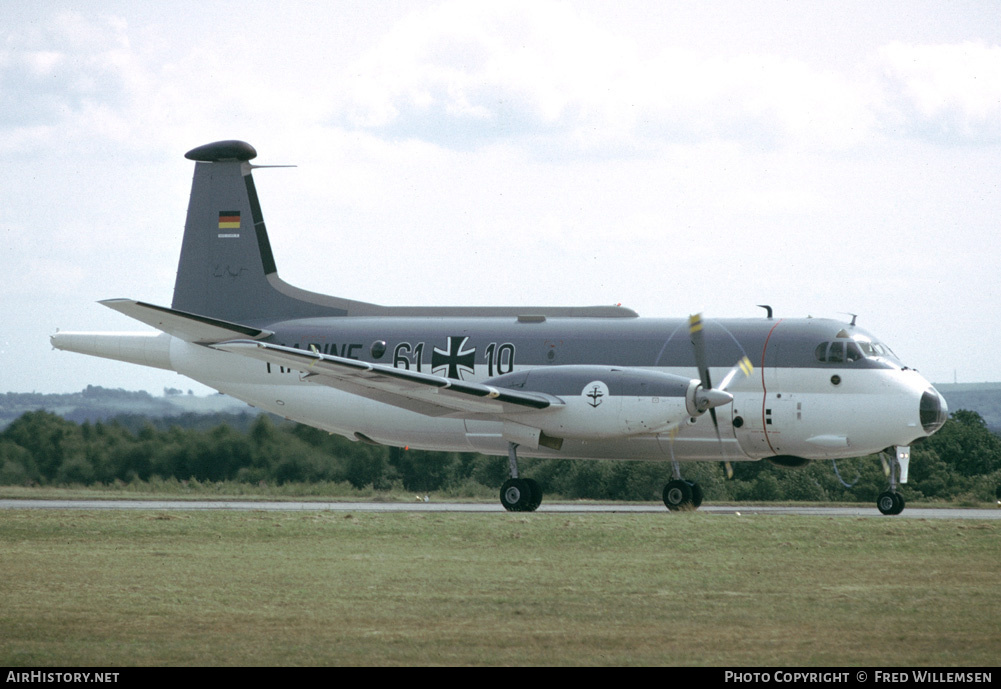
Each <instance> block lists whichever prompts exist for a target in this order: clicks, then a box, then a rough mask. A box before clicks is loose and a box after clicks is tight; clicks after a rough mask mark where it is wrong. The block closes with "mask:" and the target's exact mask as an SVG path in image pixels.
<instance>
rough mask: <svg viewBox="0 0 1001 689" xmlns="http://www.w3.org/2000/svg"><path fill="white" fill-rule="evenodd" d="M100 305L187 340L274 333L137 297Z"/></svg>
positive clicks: (228, 338)
mask: <svg viewBox="0 0 1001 689" xmlns="http://www.w3.org/2000/svg"><path fill="white" fill-rule="evenodd" d="M101 304H103V305H104V306H107V307H108V308H109V309H114V310H115V311H118V312H119V313H124V314H125V315H126V316H128V317H129V318H135V319H136V320H137V321H140V322H142V323H145V324H146V325H151V326H153V327H154V328H156V329H157V330H161V331H163V332H165V333H169V334H171V335H173V336H174V337H177V338H179V339H182V340H184V341H185V342H194V343H197V344H208V343H211V342H222V341H224V340H232V339H233V338H234V337H239V338H250V339H252V340H257V339H260V338H263V337H268V336H269V335H273V334H274V333H272V332H271V331H270V330H261V329H259V328H251V327H249V326H246V325H240V324H238V323H230V322H228V321H221V320H219V319H217V318H207V317H205V316H197V315H195V314H193V313H185V312H184V311H178V310H176V309H168V308H167V307H165V306H155V305H154V304H147V303H145V302H141V301H135V300H134V299H106V300H104V301H102V302H101Z"/></svg>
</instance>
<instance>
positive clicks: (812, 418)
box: [168, 314, 946, 461]
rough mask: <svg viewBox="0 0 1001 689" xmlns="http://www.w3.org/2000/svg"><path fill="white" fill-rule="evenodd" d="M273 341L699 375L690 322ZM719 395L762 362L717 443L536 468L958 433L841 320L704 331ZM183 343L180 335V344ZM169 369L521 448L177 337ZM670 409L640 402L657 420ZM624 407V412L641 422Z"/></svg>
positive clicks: (415, 433)
mask: <svg viewBox="0 0 1001 689" xmlns="http://www.w3.org/2000/svg"><path fill="white" fill-rule="evenodd" d="M250 325H254V326H258V327H262V328H267V329H268V330H270V331H273V333H274V334H273V335H271V336H270V337H268V338H267V339H266V340H264V341H266V342H272V343H274V344H279V345H285V346H288V347H294V348H296V349H301V350H310V351H316V352H319V353H322V354H329V355H333V356H340V357H346V358H351V359H358V360H360V361H367V362H372V363H379V364H384V365H391V366H394V367H396V368H402V369H406V370H412V371H418V372H425V373H433V374H436V375H440V376H445V377H449V378H455V379H461V380H466V381H489V380H491V379H495V378H497V377H499V376H508V377H510V375H509V374H512V373H516V372H518V371H524V370H528V369H534V368H546V367H560V366H564V367H566V366H582V365H602V366H611V367H622V368H623V369H626V368H628V369H640V370H642V369H649V370H658V371H663V372H666V373H671V374H675V375H679V376H686V377H689V378H698V374H697V372H696V364H695V360H694V355H693V352H692V346H691V343H690V341H689V337H688V330H687V321H686V320H684V319H651V318H614V319H594V318H547V317H542V316H532V315H531V314H529V315H526V316H523V317H500V318H498V317H492V318H464V317H462V318H451V317H442V318H409V317H378V318H370V317H357V318H352V317H340V318H306V319H299V320H291V321H283V322H279V323H251V324H250ZM705 333H706V346H707V355H708V362H707V363H708V365H709V367H710V372H711V375H712V378H713V381H714V383H715V384H718V382H719V381H720V380H721V379H722V378H723V377H724V376H725V375H726V373H727V371H728V370H729V369H730V368H731V367H732V366H733V365H734V364H735V363H736V362H737V361H739V360H740V359H741V358H742V357H744V356H747V357H748V358H749V359H750V360H751V362H752V363H753V364H754V366H755V370H754V372H753V373H752V374H751V375H750V376H748V377H739V378H738V379H736V380H735V381H734V382H733V383H732V384H731V385H730V386H729V389H728V392H729V393H730V394H732V395H733V403H732V404H730V405H727V406H724V407H721V408H719V409H718V410H717V412H718V413H717V416H718V420H719V424H720V435H721V437H722V440H723V442H722V443H721V442H720V440H719V438H717V436H716V433H715V430H714V428H713V426H712V424H711V421H710V420H709V419H708V417H706V416H696V417H692V418H690V419H688V420H687V421H686V422H684V423H683V424H682V425H681V427H679V428H675V429H672V430H671V431H670V432H651V433H644V432H642V430H640V432H637V433H635V434H630V435H628V436H627V437H617V438H612V439H609V438H576V439H575V438H568V439H567V440H566V442H564V443H563V445H562V447H560V449H559V450H555V449H552V448H547V447H539V448H537V449H527V448H525V449H522V451H521V454H523V455H525V456H545V457H564V458H591V459H642V460H669V459H671V458H672V457H673V458H676V459H678V460H728V461H740V460H755V459H761V458H766V457H775V456H794V457H802V458H805V459H832V458H841V457H855V456H862V455H866V454H870V453H873V452H878V451H880V450H883V449H885V448H887V447H889V446H894V445H897V446H906V445H909V444H910V443H911V442H912V441H914V440H915V439H917V438H921V437H924V436H926V435H930V434H931V433H933V432H935V431H936V430H937V429H938V428H939V427H940V426H941V425H942V423H944V421H945V418H946V405H945V402H944V400H943V399H942V397H941V395H939V393H938V392H937V391H935V390H934V388H933V387H932V386H931V385H930V383H929V382H928V381H926V380H925V379H924V378H923V377H922V376H921V375H920V374H919V373H918V372H917V371H914V370H912V369H909V368H908V367H906V366H904V365H903V364H902V363H901V362H900V361H898V360H897V358H896V357H895V355H894V354H893V353H892V352H891V351H890V350H889V348H887V347H886V346H885V345H883V344H882V343H881V342H879V341H878V340H877V339H876V338H874V337H873V336H872V335H870V334H869V333H867V332H865V331H864V330H863V329H861V328H858V327H855V326H852V325H848V324H845V323H841V322H838V321H832V320H827V319H809V318H808V319H778V318H776V319H771V318H760V319H720V320H707V321H706V326H705ZM168 337H169V336H168ZM169 360H170V368H173V369H174V370H177V371H178V372H179V373H182V374H184V375H186V376H188V377H190V378H193V379H195V380H198V381H200V382H202V383H204V384H206V385H209V386H211V387H213V388H216V389H218V390H220V391H222V392H225V393H227V394H229V395H232V396H234V397H237V398H239V399H242V400H244V401H246V402H248V403H250V404H253V405H254V406H256V407H259V408H261V409H265V410H267V411H270V412H273V413H275V414H278V415H281V416H284V417H287V418H289V419H292V420H295V421H299V422H302V423H306V424H309V425H312V426H316V427H319V428H323V429H325V430H328V431H330V432H333V433H338V434H341V435H344V436H346V437H349V438H353V439H356V440H364V441H370V442H376V443H381V444H387V445H393V446H409V447H412V448H420V449H430V450H446V451H479V452H485V453H490V454H504V453H506V452H507V445H508V443H507V440H505V438H504V436H503V434H502V423H501V422H500V421H498V420H496V419H490V418H468V415H467V418H449V417H447V416H441V417H435V416H428V415H426V414H419V413H415V412H413V411H408V410H406V409H401V408H399V407H396V406H392V405H387V404H384V403H381V402H379V401H377V400H373V399H370V398H366V397H360V396H358V395H354V394H351V393H349V392H345V391H344V390H338V389H333V388H330V387H327V386H323V385H317V384H316V383H315V382H311V381H310V380H309V379H308V377H306V376H305V375H304V373H303V371H301V370H298V369H291V368H286V367H283V366H277V365H274V364H271V363H266V362H263V361H248V360H247V359H246V358H244V357H238V356H234V355H231V354H227V353H225V352H218V351H214V350H211V349H209V348H206V347H204V346H200V345H198V344H191V343H188V342H185V341H183V340H180V339H177V338H170V344H169ZM666 401H667V400H665V399H658V397H656V396H653V395H651V396H649V397H644V396H642V395H641V396H639V397H637V398H636V399H635V400H632V399H630V400H629V404H632V405H639V407H645V408H646V409H652V408H653V405H657V404H663V403H665V402H666ZM629 413H630V410H629V409H625V408H623V410H622V411H621V414H624V415H628V414H629Z"/></svg>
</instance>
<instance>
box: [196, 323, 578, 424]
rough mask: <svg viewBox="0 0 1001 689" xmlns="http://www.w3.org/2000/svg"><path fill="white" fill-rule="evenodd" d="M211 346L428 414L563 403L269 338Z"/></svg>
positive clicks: (463, 414)
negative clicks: (368, 361)
mask: <svg viewBox="0 0 1001 689" xmlns="http://www.w3.org/2000/svg"><path fill="white" fill-rule="evenodd" d="M209 346H210V347H212V348H213V349H218V350H221V351H224V352H230V353H231V354H239V355H241V356H246V357H250V358H253V359H259V360H261V361H266V362H268V363H270V364H272V365H273V366H285V367H286V368H291V369H294V370H297V371H301V372H302V373H304V374H305V379H307V380H310V381H312V382H314V383H320V384H322V385H328V386H330V387H333V388H337V389H339V390H344V391H345V392H350V393H352V394H356V395H360V396H362V397H367V398H369V399H372V400H376V401H378V402H383V403H386V404H391V405H393V406H396V407H400V408H403V409H409V410H410V411H415V412H417V413H420V414H425V415H427V416H452V417H456V418H477V417H483V416H493V415H495V414H509V413H513V412H529V411H538V410H541V409H547V408H549V407H551V406H556V405H562V404H563V401H562V400H560V399H559V398H558V397H554V396H552V395H547V394H544V393H540V392H524V391H521V390H511V389H508V388H497V387H493V386H490V385H485V384H483V383H471V382H467V381H461V380H454V379H452V378H445V377H444V376H436V375H431V374H428V373H419V372H417V371H409V370H407V369H400V368H396V367H393V366H387V365H385V364H370V363H367V362H364V361H358V360H357V359H347V358H345V357H340V356H333V355H330V354H322V353H320V352H316V351H312V352H307V351H303V350H301V349H294V348H292V347H283V346H281V345H275V344H269V343H266V342H254V341H250V340H234V341H230V342H220V343H218V344H210V345H209Z"/></svg>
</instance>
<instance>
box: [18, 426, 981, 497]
mask: <svg viewBox="0 0 1001 689" xmlns="http://www.w3.org/2000/svg"><path fill="white" fill-rule="evenodd" d="M911 450H912V451H911V464H910V480H909V482H908V484H907V485H906V486H904V487H903V492H904V495H905V497H906V499H907V500H908V501H913V500H921V499H929V500H942V501H958V502H963V501H966V502H982V501H987V500H991V501H993V500H994V499H996V491H997V490H998V486H999V485H1001V437H999V436H997V435H995V434H994V433H992V432H991V431H990V430H989V429H988V428H987V426H986V424H985V423H984V421H983V419H982V418H981V417H980V416H979V415H978V414H977V413H976V412H971V411H965V410H960V411H957V412H955V413H953V414H952V416H951V418H950V419H949V421H948V422H946V424H945V426H944V427H943V428H942V429H941V430H940V431H939V432H938V433H936V434H935V435H934V436H932V437H931V438H928V439H925V440H923V441H921V442H918V443H915V445H914V446H913V447H912V448H911ZM519 465H520V466H519V468H520V469H521V470H522V473H523V474H524V475H526V476H531V477H532V478H534V479H536V480H537V481H538V482H539V483H540V484H541V485H542V488H543V490H544V491H545V493H546V495H547V496H550V497H556V496H562V497H564V498H568V499H600V500H646V501H650V500H659V499H660V495H661V491H662V490H663V487H664V485H665V484H666V483H667V481H669V480H670V479H671V478H672V476H671V466H670V463H669V462H614V461H594V460H563V459H528V458H526V459H522V460H521V461H520V462H519ZM682 470H683V475H684V476H685V478H687V479H689V480H695V481H698V482H699V483H700V484H701V485H702V488H703V490H704V491H705V497H706V500H708V501H728V500H735V501H778V500H804V501H823V502H855V501H863V502H871V501H874V500H875V499H876V496H877V495H878V494H879V493H880V492H881V491H883V490H885V488H886V485H887V482H886V477H885V474H884V471H883V468H882V466H881V463H880V461H879V459H878V458H876V457H867V458H861V459H853V460H838V461H837V462H836V463H834V462H829V461H826V462H825V461H819V462H810V463H809V464H808V465H807V466H806V467H804V468H801V469H784V468H779V467H775V466H772V465H771V464H769V463H768V462H764V461H763V462H735V463H734V473H733V477H732V478H730V479H728V478H727V477H726V475H725V472H724V470H723V468H722V465H721V464H719V463H716V462H712V463H703V462H690V463H685V464H683V465H682ZM506 478H508V465H507V458H506V457H488V456H485V455H480V454H475V453H457V452H428V451H423V450H406V449H403V448H391V447H386V446H381V445H370V444H366V443H361V442H353V441H349V440H347V439H345V438H343V437H341V436H336V435H330V434H328V433H326V432H324V431H321V430H318V429H315V428H311V427H309V426H303V425H300V424H293V423H289V422H284V421H276V420H274V419H273V418H272V417H270V416H268V415H259V416H252V415H249V414H243V415H216V416H209V417H205V416H201V415H195V414H191V415H185V416H182V417H174V418H170V419H161V420H151V419H146V418H143V417H137V416H122V417H118V418H116V419H113V420H111V421H108V422H93V423H92V422H89V421H85V422H83V423H77V422H74V421H69V420H66V419H63V418H61V417H59V416H57V415H55V414H52V413H50V412H45V411H35V412H28V413H25V414H23V415H21V416H20V417H18V418H17V419H16V420H15V421H14V422H13V423H11V424H10V425H9V426H8V427H7V428H6V429H5V430H4V431H2V432H0V485H8V486H14V485H25V486H33V485H35V486H77V485H79V486H94V485H111V484H116V483H121V484H135V483H139V484H142V483H150V482H157V481H166V480H172V481H177V482H189V481H194V482H198V483H199V484H205V483H223V482H228V483H235V484H248V485H249V484H253V485H255V486H258V487H261V486H264V487H267V486H286V485H290V484H300V485H310V484H321V485H323V486H327V487H329V486H330V485H331V484H342V486H343V488H344V489H346V490H368V491H389V490H404V491H409V492H413V493H417V494H424V493H435V494H438V495H441V496H455V497H459V496H470V497H474V496H481V497H486V496H489V495H493V494H495V493H496V492H497V490H498V489H499V487H500V485H501V484H502V483H503V482H504V480H505V479H506Z"/></svg>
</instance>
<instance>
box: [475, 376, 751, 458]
mask: <svg viewBox="0 0 1001 689" xmlns="http://www.w3.org/2000/svg"><path fill="white" fill-rule="evenodd" d="M485 384H486V385H489V386H492V387H498V388H507V389H511V390H525V391H532V392H541V393H545V394H547V395H552V396H554V397H556V398H559V399H560V400H561V401H562V404H559V405H553V406H552V407H550V408H549V409H547V410H545V411H543V412H541V413H536V414H533V415H532V416H531V418H530V419H526V421H527V422H528V423H527V424H523V423H521V418H520V417H521V416H522V415H520V414H509V415H506V417H505V419H506V422H505V430H504V435H505V436H507V437H508V438H509V439H510V440H511V441H512V442H518V443H519V444H523V445H537V444H542V445H547V446H552V445H551V444H547V442H546V441H547V440H553V439H560V438H579V439H599V438H617V437H625V436H630V435H640V434H645V433H661V432H665V431H667V430H669V429H670V428H672V427H673V426H676V425H677V424H679V423H681V422H683V421H684V420H686V419H688V418H692V417H697V416H700V415H701V414H703V413H704V412H706V411H707V410H708V409H710V408H713V407H717V406H720V405H722V404H728V403H730V402H731V401H732V400H733V397H732V395H730V394H729V393H727V392H723V391H721V390H712V389H709V390H707V389H705V388H704V387H703V385H702V384H701V383H700V382H699V381H698V380H694V379H691V378H686V377H684V376H677V375H672V374H670V373H662V372H660V371H650V370H643V369H634V368H618V367H614V366H560V367H556V368H543V369H539V368H536V369H530V370H528V371H519V372H517V373H509V374H506V375H503V376H499V377H497V378H491V379H490V380H488V381H485ZM519 427H520V428H519ZM533 429H537V430H538V431H541V433H542V435H541V436H538V434H536V433H533Z"/></svg>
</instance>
